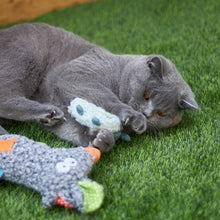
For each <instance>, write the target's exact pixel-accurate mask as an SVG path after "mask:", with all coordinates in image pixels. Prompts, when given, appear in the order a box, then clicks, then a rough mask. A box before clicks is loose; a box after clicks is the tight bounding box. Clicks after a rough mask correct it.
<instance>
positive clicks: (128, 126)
mask: <svg viewBox="0 0 220 220" xmlns="http://www.w3.org/2000/svg"><path fill="white" fill-rule="evenodd" d="M118 108H119V110H118V111H119V113H118V116H119V118H120V120H121V122H122V125H123V127H124V129H125V130H126V131H127V132H129V131H133V132H135V133H137V134H142V133H143V132H145V131H146V129H147V119H146V117H145V116H144V115H143V114H142V113H141V112H138V111H135V110H134V109H132V108H131V107H130V106H127V105H121V106H118Z"/></svg>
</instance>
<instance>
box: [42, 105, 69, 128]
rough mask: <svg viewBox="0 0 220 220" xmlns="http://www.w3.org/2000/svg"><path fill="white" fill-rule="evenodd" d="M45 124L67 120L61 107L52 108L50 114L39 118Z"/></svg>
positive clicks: (50, 124)
mask: <svg viewBox="0 0 220 220" xmlns="http://www.w3.org/2000/svg"><path fill="white" fill-rule="evenodd" d="M39 121H40V122H41V123H42V124H43V125H45V126H50V127H51V126H53V125H55V124H57V123H58V122H64V121H66V118H65V117H64V113H63V112H62V111H61V110H60V109H58V108H57V109H56V110H52V111H51V112H50V113H49V114H46V115H45V116H44V117H42V118H40V120H39Z"/></svg>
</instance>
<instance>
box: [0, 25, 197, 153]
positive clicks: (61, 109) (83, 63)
mask: <svg viewBox="0 0 220 220" xmlns="http://www.w3.org/2000/svg"><path fill="white" fill-rule="evenodd" d="M76 97H81V98H85V99H86V100H87V101H89V102H92V103H94V104H96V105H98V106H101V107H103V108H104V109H105V110H106V111H109V112H111V113H113V114H115V115H117V116H119V118H120V120H121V121H122V123H123V124H124V127H125V130H126V132H130V131H132V132H135V133H138V134H141V133H143V132H145V131H148V130H158V129H163V128H167V127H171V126H174V125H176V124H177V123H179V122H180V120H181V117H182V110H184V109H195V110H198V109H199V107H198V105H197V103H196V101H195V99H194V95H193V93H192V91H191V89H190V88H189V86H188V85H187V83H186V82H185V81H184V80H183V78H182V77H181V75H180V74H179V73H178V71H177V70H176V68H175V65H174V64H173V63H172V62H171V61H169V60H168V59H166V58H165V57H163V56H160V55H150V56H144V55H115V54H112V53H110V52H109V51H107V50H105V49H103V48H101V47H99V46H96V45H94V44H91V43H89V42H87V41H85V40H83V39H81V38H80V37H78V36H76V35H74V34H73V33H70V32H67V31H64V30H62V29H60V28H55V27H51V26H49V25H46V24H22V25H16V26H14V27H12V28H8V29H4V30H1V31H0V118H3V119H9V120H11V119H12V120H18V121H37V122H41V123H43V124H44V125H45V126H47V127H48V128H49V129H50V130H51V131H52V132H54V133H55V134H56V135H58V136H59V137H60V138H62V139H65V140H68V141H71V142H73V143H74V144H77V145H88V143H89V142H90V141H92V140H93V139H94V138H95V136H96V133H95V132H94V131H91V130H90V129H88V128H86V127H84V126H82V125H80V124H78V123H77V122H76V121H75V120H74V119H73V118H71V117H70V115H69V114H68V112H67V106H68V105H69V104H70V101H71V100H72V99H74V98H76ZM64 116H65V118H66V120H64ZM0 133H6V131H5V130H4V129H3V128H2V127H1V126H0ZM103 134H104V135H106V136H108V137H107V138H106V140H107V141H106V143H105V144H106V146H103V149H101V150H103V151H105V150H106V149H109V148H111V147H112V145H113V144H114V141H113V140H111V138H109V136H110V134H108V132H106V131H105V132H104V133H103ZM104 140H105V137H104ZM102 143H103V137H102ZM104 149H105V150H104Z"/></svg>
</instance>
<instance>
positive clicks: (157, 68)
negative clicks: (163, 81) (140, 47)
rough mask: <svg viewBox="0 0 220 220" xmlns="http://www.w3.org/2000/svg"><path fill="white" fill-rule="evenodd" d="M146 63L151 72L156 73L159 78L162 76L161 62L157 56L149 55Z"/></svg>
mask: <svg viewBox="0 0 220 220" xmlns="http://www.w3.org/2000/svg"><path fill="white" fill-rule="evenodd" d="M147 65H148V67H149V68H150V69H151V71H152V73H153V74H157V75H158V76H159V77H160V78H163V62H162V59H161V58H160V57H159V56H153V57H151V58H150V59H149V60H147Z"/></svg>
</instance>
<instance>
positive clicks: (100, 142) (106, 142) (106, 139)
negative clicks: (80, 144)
mask: <svg viewBox="0 0 220 220" xmlns="http://www.w3.org/2000/svg"><path fill="white" fill-rule="evenodd" d="M114 145H115V139H114V136H113V134H112V132H110V131H109V130H107V129H103V130H100V131H99V132H98V134H97V135H96V138H95V139H94V140H93V141H92V146H94V147H97V148H99V150H100V151H101V152H106V151H109V150H110V149H112V148H113V147H114Z"/></svg>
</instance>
